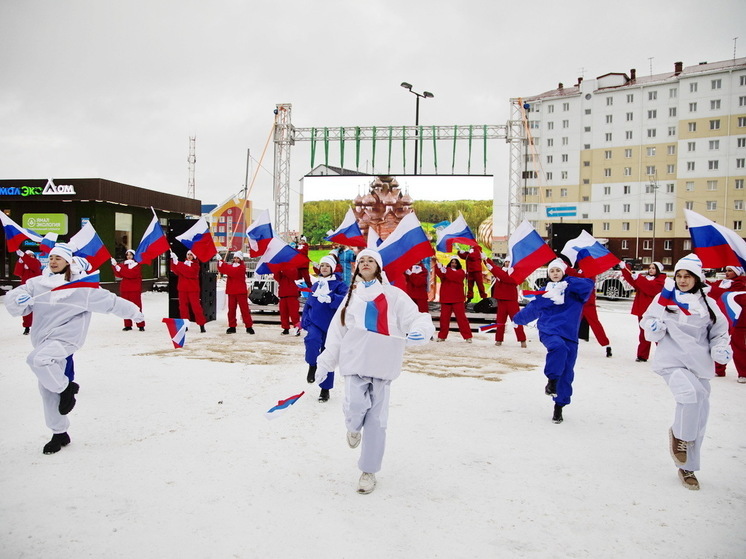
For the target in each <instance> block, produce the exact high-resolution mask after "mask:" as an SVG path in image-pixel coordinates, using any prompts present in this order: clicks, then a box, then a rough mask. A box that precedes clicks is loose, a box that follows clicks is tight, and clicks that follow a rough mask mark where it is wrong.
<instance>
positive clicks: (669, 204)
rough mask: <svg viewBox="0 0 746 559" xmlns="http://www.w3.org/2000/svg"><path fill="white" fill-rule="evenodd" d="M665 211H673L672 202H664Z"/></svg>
mask: <svg viewBox="0 0 746 559" xmlns="http://www.w3.org/2000/svg"><path fill="white" fill-rule="evenodd" d="M666 211H667V212H669V213H670V212H672V211H673V202H666Z"/></svg>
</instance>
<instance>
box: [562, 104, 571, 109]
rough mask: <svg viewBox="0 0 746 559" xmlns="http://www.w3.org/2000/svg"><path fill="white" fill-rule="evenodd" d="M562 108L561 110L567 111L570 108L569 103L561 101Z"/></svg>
mask: <svg viewBox="0 0 746 559" xmlns="http://www.w3.org/2000/svg"><path fill="white" fill-rule="evenodd" d="M562 110H563V111H569V110H570V103H562Z"/></svg>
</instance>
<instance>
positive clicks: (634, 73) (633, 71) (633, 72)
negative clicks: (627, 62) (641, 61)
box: [629, 68, 637, 82]
mask: <svg viewBox="0 0 746 559" xmlns="http://www.w3.org/2000/svg"><path fill="white" fill-rule="evenodd" d="M636 79H637V69H636V68H631V69H630V71H629V81H631V82H633V81H635V80H636Z"/></svg>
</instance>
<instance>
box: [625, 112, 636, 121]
mask: <svg viewBox="0 0 746 559" xmlns="http://www.w3.org/2000/svg"><path fill="white" fill-rule="evenodd" d="M634 118H635V113H627V122H632V120H634Z"/></svg>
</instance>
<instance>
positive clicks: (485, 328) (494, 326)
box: [479, 322, 497, 332]
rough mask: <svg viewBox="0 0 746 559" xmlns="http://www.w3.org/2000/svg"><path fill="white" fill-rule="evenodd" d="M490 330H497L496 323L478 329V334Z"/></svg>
mask: <svg viewBox="0 0 746 559" xmlns="http://www.w3.org/2000/svg"><path fill="white" fill-rule="evenodd" d="M491 330H497V322H493V323H492V324H485V325H484V326H480V327H479V331H480V332H489V331H491Z"/></svg>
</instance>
